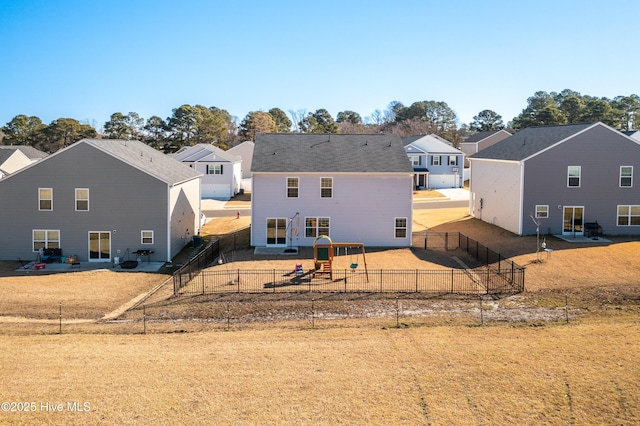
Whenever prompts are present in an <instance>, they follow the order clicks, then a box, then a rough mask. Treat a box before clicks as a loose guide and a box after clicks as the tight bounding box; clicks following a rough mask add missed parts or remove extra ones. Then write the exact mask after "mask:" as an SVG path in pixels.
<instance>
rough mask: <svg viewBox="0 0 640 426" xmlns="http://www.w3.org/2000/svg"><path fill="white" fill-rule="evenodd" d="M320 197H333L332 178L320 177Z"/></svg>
mask: <svg viewBox="0 0 640 426" xmlns="http://www.w3.org/2000/svg"><path fill="white" fill-rule="evenodd" d="M320 197H321V198H331V197H333V178H320Z"/></svg>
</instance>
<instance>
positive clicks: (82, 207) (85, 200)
mask: <svg viewBox="0 0 640 426" xmlns="http://www.w3.org/2000/svg"><path fill="white" fill-rule="evenodd" d="M88 210H89V189H88V188H76V211H77V212H78V211H88Z"/></svg>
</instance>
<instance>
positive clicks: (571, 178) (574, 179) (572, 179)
mask: <svg viewBox="0 0 640 426" xmlns="http://www.w3.org/2000/svg"><path fill="white" fill-rule="evenodd" d="M580 169H581V168H580V166H569V168H568V169H567V186H574V187H580V172H581V170H580Z"/></svg>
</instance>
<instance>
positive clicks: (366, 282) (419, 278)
mask: <svg viewBox="0 0 640 426" xmlns="http://www.w3.org/2000/svg"><path fill="white" fill-rule="evenodd" d="M234 241H235V240H234ZM234 245H235V243H234ZM413 246H414V248H420V247H422V248H424V249H425V250H435V249H444V250H463V251H465V252H466V253H468V254H469V255H471V256H472V257H474V258H475V259H476V260H477V261H478V262H480V263H481V264H482V266H480V267H477V268H467V269H446V270H425V269H414V270H369V271H367V272H365V271H362V270H352V271H347V270H335V271H334V272H333V276H331V277H327V276H326V275H323V276H319V277H314V274H313V271H302V273H296V271H283V270H276V269H274V270H241V269H229V268H228V267H227V266H226V264H225V266H219V267H217V268H215V269H212V268H210V269H207V270H203V269H204V268H205V267H206V266H208V265H210V264H211V263H213V262H214V260H215V259H216V258H217V257H218V256H219V255H220V242H219V240H216V241H214V242H213V243H211V244H210V245H209V246H207V248H206V249H205V250H203V252H202V253H201V256H202V257H200V256H198V257H197V258H195V259H194V260H193V261H192V262H191V263H190V264H188V265H185V266H184V267H182V268H181V269H179V270H178V271H176V272H175V273H174V277H173V280H174V293H175V294H185V295H195V294H214V293H265V292H272V293H276V292H282V293H286V292H345V293H348V292H378V293H385V292H390V293H391V292H417V293H434V294H466V295H474V294H496V295H501V294H516V293H520V292H522V291H524V283H525V281H524V271H525V269H524V268H523V267H521V266H519V265H517V264H516V263H515V262H513V261H511V260H509V259H505V258H504V257H503V256H501V255H500V253H497V252H495V251H493V250H491V249H490V248H488V247H486V246H484V245H482V244H480V243H479V242H478V241H476V240H474V239H472V238H469V237H468V236H466V235H464V234H461V233H459V232H447V233H433V232H425V233H416V234H414V236H413Z"/></svg>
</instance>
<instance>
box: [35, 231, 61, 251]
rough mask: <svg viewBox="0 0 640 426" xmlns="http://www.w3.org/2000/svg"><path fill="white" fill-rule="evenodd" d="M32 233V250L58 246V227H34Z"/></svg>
mask: <svg viewBox="0 0 640 426" xmlns="http://www.w3.org/2000/svg"><path fill="white" fill-rule="evenodd" d="M32 235H33V244H32V247H33V251H38V250H40V249H41V248H42V249H46V248H60V230H58V229H34V230H33V231H32Z"/></svg>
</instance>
